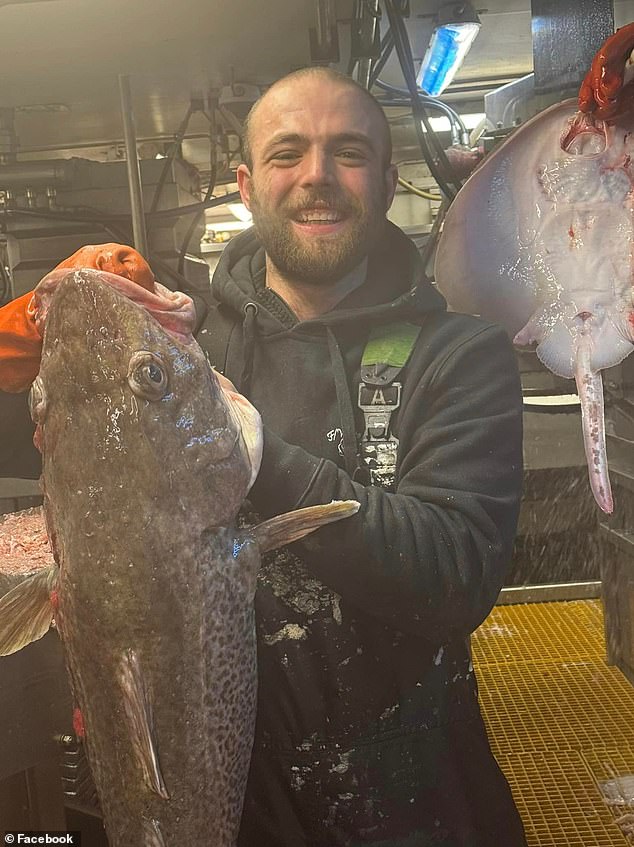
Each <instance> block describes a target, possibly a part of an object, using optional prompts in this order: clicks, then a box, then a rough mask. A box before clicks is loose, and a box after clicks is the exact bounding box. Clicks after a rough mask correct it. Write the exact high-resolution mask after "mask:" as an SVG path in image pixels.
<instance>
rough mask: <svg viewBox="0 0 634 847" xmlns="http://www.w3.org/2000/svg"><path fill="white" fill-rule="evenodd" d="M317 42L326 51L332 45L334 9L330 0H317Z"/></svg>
mask: <svg viewBox="0 0 634 847" xmlns="http://www.w3.org/2000/svg"><path fill="white" fill-rule="evenodd" d="M317 44H318V45H319V47H320V48H323V50H324V52H326V53H327V52H329V51H330V48H331V47H332V9H331V8H330V0H317Z"/></svg>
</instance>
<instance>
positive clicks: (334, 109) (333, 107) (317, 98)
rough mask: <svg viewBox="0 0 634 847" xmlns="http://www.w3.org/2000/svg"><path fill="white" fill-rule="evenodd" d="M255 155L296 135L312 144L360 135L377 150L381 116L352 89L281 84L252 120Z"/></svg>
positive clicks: (320, 82)
mask: <svg viewBox="0 0 634 847" xmlns="http://www.w3.org/2000/svg"><path fill="white" fill-rule="evenodd" d="M253 118H254V120H253V123H252V126H251V139H252V144H251V147H252V149H253V151H254V153H256V154H257V151H258V150H260V149H262V147H263V146H264V145H266V144H267V143H269V142H270V141H272V140H274V138H275V137H276V136H278V135H280V136H281V135H289V134H297V135H301V136H306V137H307V138H309V139H311V140H314V141H322V140H327V139H328V138H329V137H331V136H334V135H341V134H345V133H347V132H349V133H361V134H363V135H365V136H367V138H368V140H369V142H370V143H371V144H372V146H373V147H375V148H376V149H377V150H378V149H380V148H381V146H382V137H383V133H382V126H381V122H380V116H379V115H378V114H377V113H376V111H375V109H373V108H372V104H370V103H368V101H367V99H366V97H365V96H364V95H363V93H362V92H360V91H357V90H356V89H354V88H353V87H352V86H348V85H345V84H341V83H338V82H336V81H331V80H324V79H319V78H315V79H311V78H310V77H307V78H304V79H299V80H293V81H290V82H288V83H282V84H281V85H278V86H275V88H273V89H272V90H270V91H269V92H268V93H267V94H266V95H265V96H264V98H263V99H262V101H261V103H260V105H259V106H258V108H257V109H256V111H255V114H254V116H253Z"/></svg>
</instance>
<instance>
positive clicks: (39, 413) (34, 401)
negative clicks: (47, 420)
mask: <svg viewBox="0 0 634 847" xmlns="http://www.w3.org/2000/svg"><path fill="white" fill-rule="evenodd" d="M29 411H30V413H31V420H32V421H33V423H36V424H37V423H41V422H42V420H43V418H44V413H45V412H46V394H45V393H44V386H43V384H42V380H41V379H40V377H39V376H38V377H37V378H36V380H35V382H34V383H33V385H32V386H31V390H30V391H29Z"/></svg>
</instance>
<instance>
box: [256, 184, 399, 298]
mask: <svg viewBox="0 0 634 847" xmlns="http://www.w3.org/2000/svg"><path fill="white" fill-rule="evenodd" d="M316 205H318V206H319V205H321V206H324V205H325V206H327V207H328V208H329V209H334V210H336V211H337V212H339V213H340V214H341V215H343V216H345V219H346V224H347V226H346V227H345V229H344V230H343V231H342V232H341V233H339V234H338V235H336V236H334V237H333V236H332V235H325V236H320V235H319V234H316V235H313V236H308V235H306V236H304V237H301V236H300V234H299V233H297V232H296V231H295V229H294V227H293V222H292V219H293V218H294V217H295V216H296V215H297V214H298V212H300V211H302V210H304V209H314V208H315V206H316ZM386 208H387V197H386V193H385V191H384V190H382V189H381V187H380V186H377V188H376V190H375V191H374V192H373V193H372V195H371V197H370V198H369V201H368V203H367V204H363V203H361V202H360V201H359V200H358V199H357V198H356V197H349V196H346V195H344V194H342V193H341V192H340V191H332V190H331V189H321V190H319V189H317V190H313V191H307V192H305V193H304V194H303V195H302V197H301V199H295V200H294V201H293V203H292V204H291V203H285V204H283V205H282V206H280V207H279V208H277V209H271V208H270V207H267V205H266V202H261V200H260V195H259V192H258V191H257V189H256V187H255V185H254V184H253V183H252V188H251V211H252V214H253V225H254V227H255V230H256V232H257V234H258V236H259V238H260V241H261V242H262V246H263V247H264V250H265V252H266V254H267V256H268V258H269V260H270V261H271V262H272V263H273V264H274V265H275V267H276V268H277V270H278V271H279V272H280V273H281V274H282V275H283V276H284V277H285V278H286V279H291V280H294V281H296V282H300V283H307V284H310V285H321V284H330V283H332V282H333V281H335V280H339V279H341V278H342V277H344V276H346V274H348V273H350V271H352V270H353V269H354V268H356V267H357V266H358V265H359V264H360V263H361V262H362V261H363V260H364V259H365V258H366V256H367V255H368V253H369V252H370V249H371V247H372V246H374V245H375V243H376V240H377V238H378V237H379V236H380V235H381V234H382V232H383V229H384V227H385V210H386Z"/></svg>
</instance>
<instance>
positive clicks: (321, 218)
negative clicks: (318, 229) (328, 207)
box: [297, 212, 340, 224]
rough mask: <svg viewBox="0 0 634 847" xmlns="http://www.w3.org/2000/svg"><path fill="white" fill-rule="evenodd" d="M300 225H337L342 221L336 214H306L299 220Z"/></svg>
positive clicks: (301, 215)
mask: <svg viewBox="0 0 634 847" xmlns="http://www.w3.org/2000/svg"><path fill="white" fill-rule="evenodd" d="M297 220H298V221H299V223H303V224H304V223H311V224H313V223H336V222H337V221H338V220H340V218H339V215H338V214H337V213H336V212H305V213H304V214H300V215H299V216H298V218H297Z"/></svg>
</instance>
